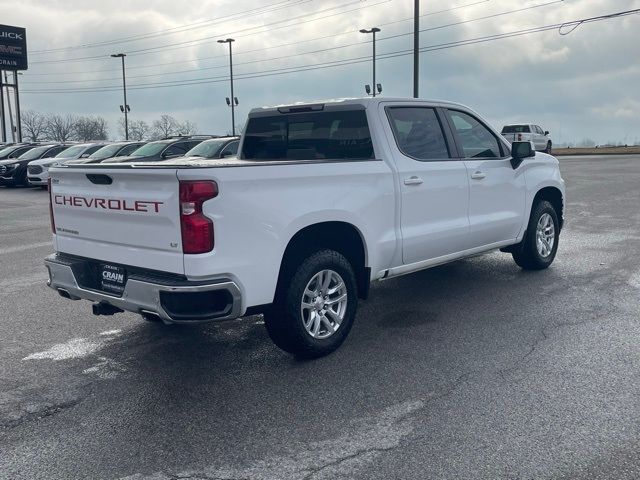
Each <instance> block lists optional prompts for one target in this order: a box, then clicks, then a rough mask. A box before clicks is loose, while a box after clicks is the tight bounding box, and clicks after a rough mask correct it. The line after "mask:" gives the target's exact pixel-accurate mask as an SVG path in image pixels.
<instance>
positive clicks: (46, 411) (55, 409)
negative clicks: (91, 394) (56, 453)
mask: <svg viewBox="0 0 640 480" xmlns="http://www.w3.org/2000/svg"><path fill="white" fill-rule="evenodd" d="M83 400H84V398H74V399H72V400H68V401H65V402H59V403H55V404H51V405H43V406H40V408H38V409H37V410H34V411H27V412H24V411H23V412H22V414H21V415H19V416H17V418H10V419H2V420H0V427H2V428H3V429H4V430H9V429H13V428H16V427H19V426H21V425H23V424H25V423H27V422H29V421H32V420H40V419H42V418H47V417H52V416H54V415H57V414H58V413H60V412H62V411H64V410H68V409H70V408H73V407H75V406H76V405H78V404H79V403H81V402H82V401H83Z"/></svg>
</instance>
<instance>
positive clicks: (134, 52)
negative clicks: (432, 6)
mask: <svg viewBox="0 0 640 480" xmlns="http://www.w3.org/2000/svg"><path fill="white" fill-rule="evenodd" d="M391 1H392V0H380V1H378V2H377V3H374V4H370V5H362V0H353V1H350V2H346V3H343V4H341V5H337V6H334V7H330V8H325V9H324V10H318V11H316V12H313V13H305V14H303V15H298V16H297V17H290V18H285V19H282V20H277V21H275V22H271V23H266V24H263V25H259V26H255V27H247V28H243V29H240V30H235V31H230V32H224V33H217V34H216V35H210V36H207V37H202V38H198V39H194V40H184V41H182V42H174V43H167V44H164V45H159V46H155V47H147V48H140V49H137V50H127V52H126V53H127V55H145V54H150V53H155V52H156V51H158V50H161V51H162V53H165V52H167V51H169V50H175V49H176V48H181V47H184V46H185V45H199V44H201V43H207V42H211V41H215V40H217V39H218V38H220V37H224V36H230V35H233V36H234V37H238V35H237V34H238V33H242V32H245V31H250V30H256V29H263V28H266V27H271V26H273V25H278V24H282V23H285V22H291V21H295V20H300V19H302V18H305V17H309V16H312V15H317V14H319V13H324V12H329V11H331V10H336V9H339V8H344V7H348V6H350V5H354V4H360V6H359V7H356V8H353V9H351V10H346V11H344V12H338V13H334V14H331V15H326V16H324V17H319V18H312V19H307V20H304V21H299V22H298V23H296V24H293V25H284V26H280V27H275V28H271V29H270V30H269V31H270V32H271V31H273V30H278V29H280V28H288V27H297V26H299V25H303V24H306V23H310V22H315V21H318V20H323V19H325V18H330V17H334V16H337V15H344V14H345V13H351V12H355V11H357V10H361V9H363V8H368V7H373V6H376V5H380V4H383V3H388V2H391ZM260 33H265V32H254V33H250V34H245V35H241V36H240V37H238V38H244V37H248V36H251V35H256V34H260ZM199 42H200V43H199ZM105 57H106V55H91V56H87V57H76V58H66V59H59V60H38V61H35V62H30V63H31V64H34V65H35V64H47V63H69V62H78V61H86V60H104V59H105Z"/></svg>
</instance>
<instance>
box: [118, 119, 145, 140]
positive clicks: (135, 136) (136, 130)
mask: <svg viewBox="0 0 640 480" xmlns="http://www.w3.org/2000/svg"><path fill="white" fill-rule="evenodd" d="M118 133H119V134H120V136H121V137H122V138H125V137H126V135H125V132H124V118H121V119H120V122H119V124H118ZM150 136H151V127H150V126H149V124H148V123H147V122H145V121H144V120H133V121H129V140H136V141H140V140H146V139H148V138H149V137H150Z"/></svg>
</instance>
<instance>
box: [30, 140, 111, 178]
mask: <svg viewBox="0 0 640 480" xmlns="http://www.w3.org/2000/svg"><path fill="white" fill-rule="evenodd" d="M105 145H106V143H105V142H91V143H80V144H77V145H72V146H70V147H69V148H67V149H65V150H63V151H62V152H60V153H58V154H57V155H55V156H53V157H47V158H43V159H40V160H34V161H32V162H29V164H28V165H27V181H28V182H29V185H33V186H40V187H46V186H47V183H48V181H49V167H51V166H52V165H53V164H55V163H63V162H65V161H66V160H74V159H77V158H88V157H89V155H91V154H92V153H93V152H95V151H97V150H98V149H100V148H102V147H104V146H105Z"/></svg>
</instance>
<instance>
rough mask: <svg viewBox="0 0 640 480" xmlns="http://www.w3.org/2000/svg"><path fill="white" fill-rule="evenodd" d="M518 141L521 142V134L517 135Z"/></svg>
mask: <svg viewBox="0 0 640 480" xmlns="http://www.w3.org/2000/svg"><path fill="white" fill-rule="evenodd" d="M518 141H519V142H521V141H522V134H521V133H519V134H518Z"/></svg>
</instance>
